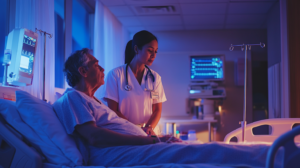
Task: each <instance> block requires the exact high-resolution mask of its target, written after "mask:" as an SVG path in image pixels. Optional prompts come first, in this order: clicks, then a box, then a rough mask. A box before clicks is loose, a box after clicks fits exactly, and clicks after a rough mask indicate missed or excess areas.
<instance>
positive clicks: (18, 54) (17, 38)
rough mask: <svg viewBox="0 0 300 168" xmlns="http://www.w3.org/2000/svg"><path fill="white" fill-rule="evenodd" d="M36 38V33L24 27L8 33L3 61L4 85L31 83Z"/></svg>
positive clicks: (25, 84)
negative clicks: (4, 69)
mask: <svg viewBox="0 0 300 168" xmlns="http://www.w3.org/2000/svg"><path fill="white" fill-rule="evenodd" d="M37 39H38V36H37V34H36V33H34V32H32V31H30V30H28V29H25V28H21V29H14V30H13V31H11V32H10V33H9V35H8V39H7V45H6V50H5V51H6V52H5V59H6V61H4V62H5V63H4V62H3V63H4V64H5V66H6V67H7V68H6V69H7V70H6V71H5V75H4V77H5V78H4V80H3V81H4V82H3V84H4V85H6V84H7V85H11V86H28V85H31V84H32V80H33V68H34V66H33V65H34V60H35V56H36V46H37ZM9 57H10V59H9ZM8 60H10V61H8Z"/></svg>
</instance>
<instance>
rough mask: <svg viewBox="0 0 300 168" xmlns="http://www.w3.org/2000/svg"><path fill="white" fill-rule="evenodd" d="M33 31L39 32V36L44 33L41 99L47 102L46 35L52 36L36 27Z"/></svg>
mask: <svg viewBox="0 0 300 168" xmlns="http://www.w3.org/2000/svg"><path fill="white" fill-rule="evenodd" d="M35 32H40V34H41V36H42V35H43V34H44V60H43V99H42V100H44V101H46V102H47V100H46V99H45V76H46V68H45V61H46V36H47V35H48V37H49V38H50V39H51V38H52V34H50V33H47V32H45V31H42V30H39V29H37V28H35Z"/></svg>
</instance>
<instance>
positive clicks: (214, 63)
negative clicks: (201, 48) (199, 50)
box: [190, 56, 224, 80]
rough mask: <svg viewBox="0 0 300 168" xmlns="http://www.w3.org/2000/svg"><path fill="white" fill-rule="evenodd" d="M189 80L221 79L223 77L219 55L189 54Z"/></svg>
mask: <svg viewBox="0 0 300 168" xmlns="http://www.w3.org/2000/svg"><path fill="white" fill-rule="evenodd" d="M190 59H191V60H190V63H191V64H190V66H191V80H222V79H223V77H224V71H223V64H224V63H223V60H222V58H221V56H191V57H190Z"/></svg>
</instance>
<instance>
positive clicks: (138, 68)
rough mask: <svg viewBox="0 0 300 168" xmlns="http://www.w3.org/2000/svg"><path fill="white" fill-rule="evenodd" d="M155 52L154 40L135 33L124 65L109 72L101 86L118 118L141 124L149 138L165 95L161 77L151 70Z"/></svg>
mask: <svg viewBox="0 0 300 168" xmlns="http://www.w3.org/2000/svg"><path fill="white" fill-rule="evenodd" d="M157 49H158V43H157V38H156V37H155V36H154V35H153V34H152V33H150V32H148V31H145V30H143V31H140V32H137V33H136V34H135V35H134V36H133V39H132V40H130V41H129V42H128V43H127V46H126V50H125V64H124V65H122V66H120V67H117V68H115V69H113V70H111V71H110V72H109V73H108V75H107V77H106V82H105V85H104V91H105V93H104V96H103V98H104V100H105V101H106V102H107V105H108V107H109V108H110V109H112V110H113V111H114V112H116V113H117V115H118V116H120V117H122V118H124V119H126V120H128V121H130V122H132V123H134V124H136V125H140V126H141V127H142V129H143V130H144V131H145V132H146V133H147V134H148V135H155V133H154V128H155V127H156V125H157V123H158V121H159V120H160V117H161V110H162V103H163V102H165V101H166V100H167V99H166V96H165V92H164V89H163V85H162V81H161V77H160V75H159V74H158V73H157V72H155V71H153V70H151V69H150V68H149V66H151V65H152V63H153V61H154V59H155V57H156V53H157Z"/></svg>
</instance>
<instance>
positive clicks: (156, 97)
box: [150, 91, 158, 99]
mask: <svg viewBox="0 0 300 168" xmlns="http://www.w3.org/2000/svg"><path fill="white" fill-rule="evenodd" d="M150 97H151V99H158V92H154V91H151V92H150Z"/></svg>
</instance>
